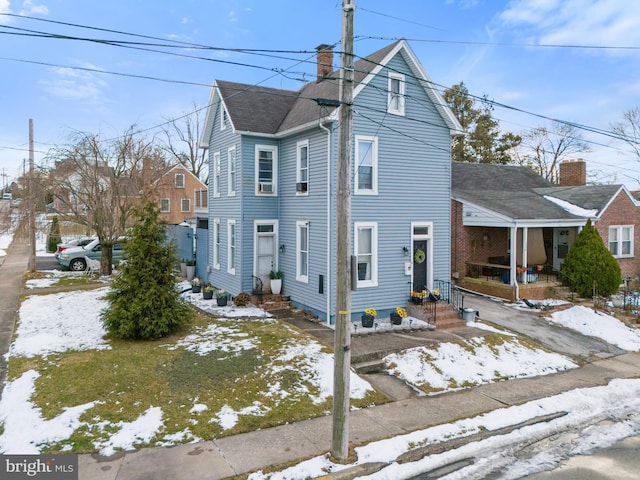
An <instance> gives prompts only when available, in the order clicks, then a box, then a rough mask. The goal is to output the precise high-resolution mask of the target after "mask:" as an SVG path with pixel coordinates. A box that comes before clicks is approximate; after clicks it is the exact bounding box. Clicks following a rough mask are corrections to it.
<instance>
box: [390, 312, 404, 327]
mask: <svg viewBox="0 0 640 480" xmlns="http://www.w3.org/2000/svg"><path fill="white" fill-rule="evenodd" d="M390 317H391V323H392V324H393V325H401V324H402V317H401V316H400V315H398V314H397V313H396V312H391V314H390Z"/></svg>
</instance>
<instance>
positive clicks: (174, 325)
mask: <svg viewBox="0 0 640 480" xmlns="http://www.w3.org/2000/svg"><path fill="white" fill-rule="evenodd" d="M158 214H159V210H158V208H157V207H156V206H155V204H154V203H152V202H151V201H145V202H143V204H142V206H141V207H140V209H138V210H137V212H136V217H137V222H136V224H135V225H134V226H133V228H132V230H131V237H130V238H129V239H128V240H127V241H126V242H125V252H126V257H125V258H126V260H125V261H124V262H123V263H122V266H121V272H120V273H119V274H118V275H116V276H115V278H114V280H113V282H112V288H111V291H110V292H109V294H108V295H107V300H108V301H109V307H108V308H107V309H106V310H105V312H104V313H103V315H102V318H103V320H104V322H105V325H106V328H107V331H108V332H109V333H110V334H111V335H113V336H115V337H119V338H126V339H145V340H146V339H154V338H161V337H165V336H167V335H169V334H171V333H173V332H175V331H176V330H177V329H178V328H180V327H181V326H182V325H184V324H185V323H187V322H188V321H190V320H191V318H192V316H193V310H192V309H191V308H190V307H189V306H188V305H187V304H186V303H185V302H184V301H183V300H182V299H181V298H180V292H179V291H178V290H177V289H176V274H175V270H174V265H175V262H176V251H175V246H174V245H172V244H168V243H167V242H166V236H165V230H166V222H164V221H161V220H160V219H159V217H158Z"/></svg>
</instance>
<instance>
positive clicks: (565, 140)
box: [517, 122, 589, 183]
mask: <svg viewBox="0 0 640 480" xmlns="http://www.w3.org/2000/svg"><path fill="white" fill-rule="evenodd" d="M523 138H524V139H523V141H522V144H521V146H520V147H521V148H520V150H519V154H518V155H517V160H518V163H519V164H521V165H525V166H528V167H531V168H532V169H534V170H535V171H536V172H538V173H539V174H540V175H541V176H543V177H544V178H545V179H547V180H549V181H550V182H552V183H557V182H558V166H559V165H560V162H561V161H562V160H565V159H569V158H570V157H572V156H574V155H576V154H579V153H583V152H588V151H589V147H588V146H587V144H586V143H585V142H584V140H583V139H582V136H581V134H580V132H578V130H577V129H576V128H575V127H573V126H572V125H568V124H566V123H560V122H554V123H552V125H551V127H546V126H541V127H537V128H534V129H532V130H531V131H529V132H528V133H525V134H524V135H523Z"/></svg>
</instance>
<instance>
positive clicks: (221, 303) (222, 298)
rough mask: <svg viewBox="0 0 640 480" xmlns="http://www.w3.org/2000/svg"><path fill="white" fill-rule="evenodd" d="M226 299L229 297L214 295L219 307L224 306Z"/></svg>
mask: <svg viewBox="0 0 640 480" xmlns="http://www.w3.org/2000/svg"><path fill="white" fill-rule="evenodd" d="M228 301H229V299H228V297H227V296H226V295H224V296H220V297H216V302H217V303H218V306H219V307H224V306H226V305H227V302H228Z"/></svg>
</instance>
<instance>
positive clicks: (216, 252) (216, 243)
mask: <svg viewBox="0 0 640 480" xmlns="http://www.w3.org/2000/svg"><path fill="white" fill-rule="evenodd" d="M213 268H215V269H216V270H220V219H219V218H214V219H213Z"/></svg>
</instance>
